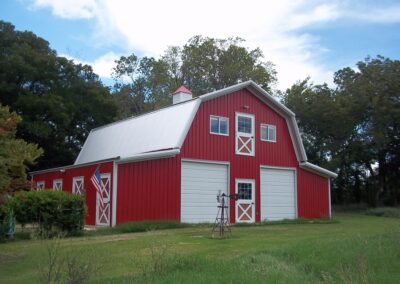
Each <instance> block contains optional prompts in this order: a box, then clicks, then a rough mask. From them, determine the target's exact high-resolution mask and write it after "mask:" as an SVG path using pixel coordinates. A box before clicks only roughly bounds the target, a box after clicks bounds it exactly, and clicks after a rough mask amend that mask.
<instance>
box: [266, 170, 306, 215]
mask: <svg viewBox="0 0 400 284" xmlns="http://www.w3.org/2000/svg"><path fill="white" fill-rule="evenodd" d="M262 169H266V170H267V169H272V170H287V171H293V172H294V206H295V210H294V212H295V219H298V218H299V204H298V200H297V178H298V177H297V175H298V171H297V168H293V167H277V166H266V165H261V166H260V206H261V196H262V194H261V170H262ZM260 218H261V208H260ZM262 221H263V220H262V219H261V222H262Z"/></svg>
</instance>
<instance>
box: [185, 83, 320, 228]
mask: <svg viewBox="0 0 400 284" xmlns="http://www.w3.org/2000/svg"><path fill="white" fill-rule="evenodd" d="M236 112H241V113H248V114H252V115H254V116H255V156H254V157H253V156H243V155H236V154H235V131H236V129H235V113H236ZM210 115H217V116H224V117H228V118H229V136H221V135H214V134H210V133H209V131H210ZM261 123H265V124H273V125H276V143H273V142H265V141H261V139H260V124H261ZM181 156H182V158H190V159H201V160H218V161H228V162H230V192H231V194H233V193H235V179H254V180H255V184H256V190H255V192H256V199H255V204H256V222H260V198H259V197H260V165H267V166H276V167H292V168H298V162H297V159H296V155H295V151H294V147H293V145H292V140H291V137H290V134H289V130H288V126H287V123H286V120H285V119H284V118H283V117H282V116H281V115H279V114H278V113H277V112H275V111H274V110H273V109H272V108H270V107H269V106H267V105H266V104H265V103H264V102H262V101H261V100H259V99H258V98H257V97H255V96H254V95H253V94H251V93H250V92H249V91H248V90H246V89H243V90H240V91H237V92H235V93H233V94H230V95H225V96H221V97H219V98H216V99H213V100H210V101H207V102H204V103H202V104H201V105H200V108H199V110H198V113H197V115H196V117H195V119H194V120H193V123H192V127H191V129H190V130H189V132H188V135H187V137H186V140H185V142H184V144H183V147H182V150H181ZM309 175H311V176H315V175H314V174H312V173H310V174H309ZM300 176H303V174H302V173H301V174H300ZM316 177H317V178H314V179H312V178H309V179H303V180H304V182H306V183H315V184H313V185H311V187H310V188H314V187H321V188H320V189H321V191H327V185H326V180H327V179H326V178H322V177H319V176H316ZM320 180H325V184H323V183H320V182H319V181H320ZM302 182H303V181H302V180H300V181H298V187H299V188H301V189H302V196H303V195H304V196H308V195H309V193H308V187H307V186H305V185H302V184H301V183H302ZM303 192H304V193H303ZM304 200H307V198H305V199H301V200H300V199H299V208H303V207H304V206H303V203H302V202H304ZM230 205H231V206H230V213H231V216H235V206H234V201H231V204H230ZM305 206H308V207H310V208H309V212H310V214H307V216H317V215H318V214H317V212H319V211H320V210H321V209H320V205H319V204H315V206H314V202H312V201H310V202H308V203H307V205H305ZM311 212H313V213H315V214H311ZM301 214H303V211H301V212H300V211H299V216H300V217H306V216H302V215H301ZM231 222H234V218H231Z"/></svg>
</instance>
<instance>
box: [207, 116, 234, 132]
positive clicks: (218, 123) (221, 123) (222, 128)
mask: <svg viewBox="0 0 400 284" xmlns="http://www.w3.org/2000/svg"><path fill="white" fill-rule="evenodd" d="M228 126H229V122H228V118H227V117H222V116H214V115H211V116H210V133H211V134H218V135H226V136H228V135H229V133H228Z"/></svg>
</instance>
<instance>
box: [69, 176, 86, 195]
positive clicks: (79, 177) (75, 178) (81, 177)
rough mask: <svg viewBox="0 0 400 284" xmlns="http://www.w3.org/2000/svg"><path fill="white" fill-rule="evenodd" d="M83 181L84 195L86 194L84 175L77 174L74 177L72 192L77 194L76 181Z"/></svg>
mask: <svg viewBox="0 0 400 284" xmlns="http://www.w3.org/2000/svg"><path fill="white" fill-rule="evenodd" d="M78 180H80V181H82V191H83V192H82V195H84V193H85V192H84V191H85V177H84V176H76V177H73V178H72V190H71V191H72V194H76V189H75V186H74V185H75V181H78Z"/></svg>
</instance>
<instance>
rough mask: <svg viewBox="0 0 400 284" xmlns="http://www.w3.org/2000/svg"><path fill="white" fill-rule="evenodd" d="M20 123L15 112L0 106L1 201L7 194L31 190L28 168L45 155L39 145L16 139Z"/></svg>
mask: <svg viewBox="0 0 400 284" xmlns="http://www.w3.org/2000/svg"><path fill="white" fill-rule="evenodd" d="M20 121H21V118H20V117H19V116H18V115H17V114H16V113H15V112H13V113H11V112H10V111H9V108H8V107H4V106H1V105H0V199H1V198H2V197H3V196H4V195H5V194H7V193H11V192H14V191H18V190H22V189H27V188H30V185H29V182H28V181H27V177H26V168H27V167H28V166H32V165H33V164H34V162H35V160H36V159H37V158H38V157H39V156H40V155H41V154H42V153H43V150H42V149H40V148H38V147H37V145H35V144H30V143H26V142H25V141H24V140H22V139H16V138H15V133H16V128H17V124H18V123H19V122H20ZM0 203H1V200H0Z"/></svg>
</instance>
